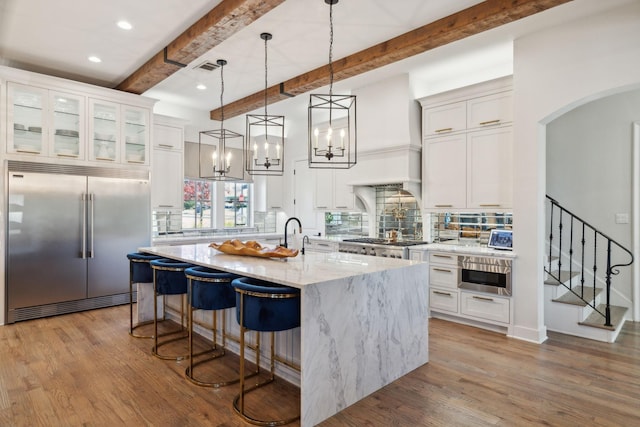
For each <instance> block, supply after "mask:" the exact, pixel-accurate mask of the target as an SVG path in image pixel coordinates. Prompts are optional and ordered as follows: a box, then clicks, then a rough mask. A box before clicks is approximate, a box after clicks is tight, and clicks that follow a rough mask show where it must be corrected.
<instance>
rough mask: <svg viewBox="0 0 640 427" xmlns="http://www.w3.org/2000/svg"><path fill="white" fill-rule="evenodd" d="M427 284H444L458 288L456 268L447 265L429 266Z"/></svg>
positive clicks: (447, 286)
mask: <svg viewBox="0 0 640 427" xmlns="http://www.w3.org/2000/svg"><path fill="white" fill-rule="evenodd" d="M429 284H430V285H434V286H444V287H446V288H451V289H457V288H458V268H457V267H451V266H448V265H442V266H441V265H430V266H429Z"/></svg>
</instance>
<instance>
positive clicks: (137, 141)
mask: <svg viewBox="0 0 640 427" xmlns="http://www.w3.org/2000/svg"><path fill="white" fill-rule="evenodd" d="M0 73H1V75H2V79H3V80H4V81H6V82H7V91H6V95H5V97H4V98H3V102H5V100H6V106H7V108H6V125H7V133H6V135H7V139H6V145H5V148H6V153H7V154H8V155H9V156H10V158H15V159H20V160H23V159H26V156H33V157H34V159H35V160H36V161H39V162H45V163H56V161H57V160H62V161H63V162H60V163H64V161H72V162H76V163H78V162H81V163H84V164H87V165H95V164H96V163H102V164H109V165H114V166H118V167H122V166H130V165H135V166H147V167H148V166H149V130H150V125H151V120H150V119H151V108H152V106H153V102H154V101H153V100H150V99H148V98H144V97H141V96H138V95H132V94H127V93H123V92H120V91H115V90H111V89H105V88H102V87H97V86H91V85H87V84H83V83H77V82H73V81H70V80H66V79H59V78H56V77H51V76H45V75H41V74H36V73H30V72H27V71H22V70H17V69H13V68H9V67H0ZM3 117H5V116H3ZM3 129H4V123H3Z"/></svg>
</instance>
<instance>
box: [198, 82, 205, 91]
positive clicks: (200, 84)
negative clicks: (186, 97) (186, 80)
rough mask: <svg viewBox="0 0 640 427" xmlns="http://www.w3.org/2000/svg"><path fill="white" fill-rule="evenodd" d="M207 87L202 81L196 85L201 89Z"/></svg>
mask: <svg viewBox="0 0 640 427" xmlns="http://www.w3.org/2000/svg"><path fill="white" fill-rule="evenodd" d="M206 88H207V87H206V86H205V85H203V84H202V83H198V85H197V86H196V89H200V90H205V89H206Z"/></svg>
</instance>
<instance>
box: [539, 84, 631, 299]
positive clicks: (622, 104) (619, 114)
mask: <svg viewBox="0 0 640 427" xmlns="http://www.w3.org/2000/svg"><path fill="white" fill-rule="evenodd" d="M638 120H640V90H633V91H629V92H624V93H620V94H616V95H610V96H607V97H604V98H601V99H598V100H595V101H591V102H589V103H587V104H584V105H582V106H579V107H577V108H575V109H573V110H571V111H569V112H567V113H565V114H563V115H562V116H560V117H558V118H557V119H555V120H553V121H552V122H550V123H549V124H548V125H547V144H546V146H547V165H546V166H547V171H546V179H547V185H546V188H547V194H549V195H550V196H551V197H553V198H554V199H556V200H557V201H558V202H559V203H560V204H561V205H562V206H563V207H565V208H566V209H568V210H570V211H571V212H573V213H575V214H576V215H578V216H580V217H581V218H582V219H584V220H585V221H587V222H588V223H590V224H592V225H593V226H594V227H596V228H597V229H598V230H600V231H601V232H603V233H605V234H606V235H608V236H610V237H612V238H613V239H615V240H616V241H617V242H619V243H620V244H621V245H623V246H624V247H626V248H628V249H631V247H632V243H633V242H632V239H631V233H632V224H631V221H629V222H628V223H626V224H625V223H616V220H615V218H616V214H626V215H627V216H628V217H629V218H631V209H632V208H631V205H632V175H633V171H632V161H631V160H632V158H633V157H632V156H633V147H632V145H633V144H632V140H633V136H632V125H631V124H632V123H633V122H634V121H638ZM565 228H566V227H565ZM578 241H579V239H576V240H575V241H574V244H577V242H578ZM601 243H602V244H600V245H599V248H601V249H602V250H604V249H605V246H604V244H603V243H604V241H601ZM577 253H578V252H576V254H577ZM615 255H616V256H617V258H614V259H613V261H614V262H615V261H619V262H626V261H627V260H628V258H627V256H625V255H623V254H622V253H621V252H616V253H615ZM575 256H576V255H574V257H575ZM632 273H633V272H632V269H631V268H621V269H620V274H619V275H616V276H615V277H613V282H612V283H613V290H614V292H613V293H612V303H613V304H615V305H622V306H626V307H630V306H631V304H630V301H631V300H632V298H633V290H632Z"/></svg>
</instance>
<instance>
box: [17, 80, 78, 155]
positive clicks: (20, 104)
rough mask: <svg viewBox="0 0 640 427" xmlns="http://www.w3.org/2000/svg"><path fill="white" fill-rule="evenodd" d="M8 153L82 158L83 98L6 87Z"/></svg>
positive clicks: (26, 86) (26, 87) (73, 95)
mask: <svg viewBox="0 0 640 427" xmlns="http://www.w3.org/2000/svg"><path fill="white" fill-rule="evenodd" d="M7 106H8V113H7V117H8V120H7V123H8V126H7V127H8V129H7V136H8V138H7V152H9V153H16V154H30V155H39V156H50V157H63V158H70V159H84V157H85V151H84V147H85V127H84V125H85V120H86V119H85V114H86V113H85V97H83V96H81V95H75V94H69V93H64V92H59V91H53V90H47V89H43V88H39V87H33V86H28V85H22V84H18V83H13V82H9V83H8V101H7Z"/></svg>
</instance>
